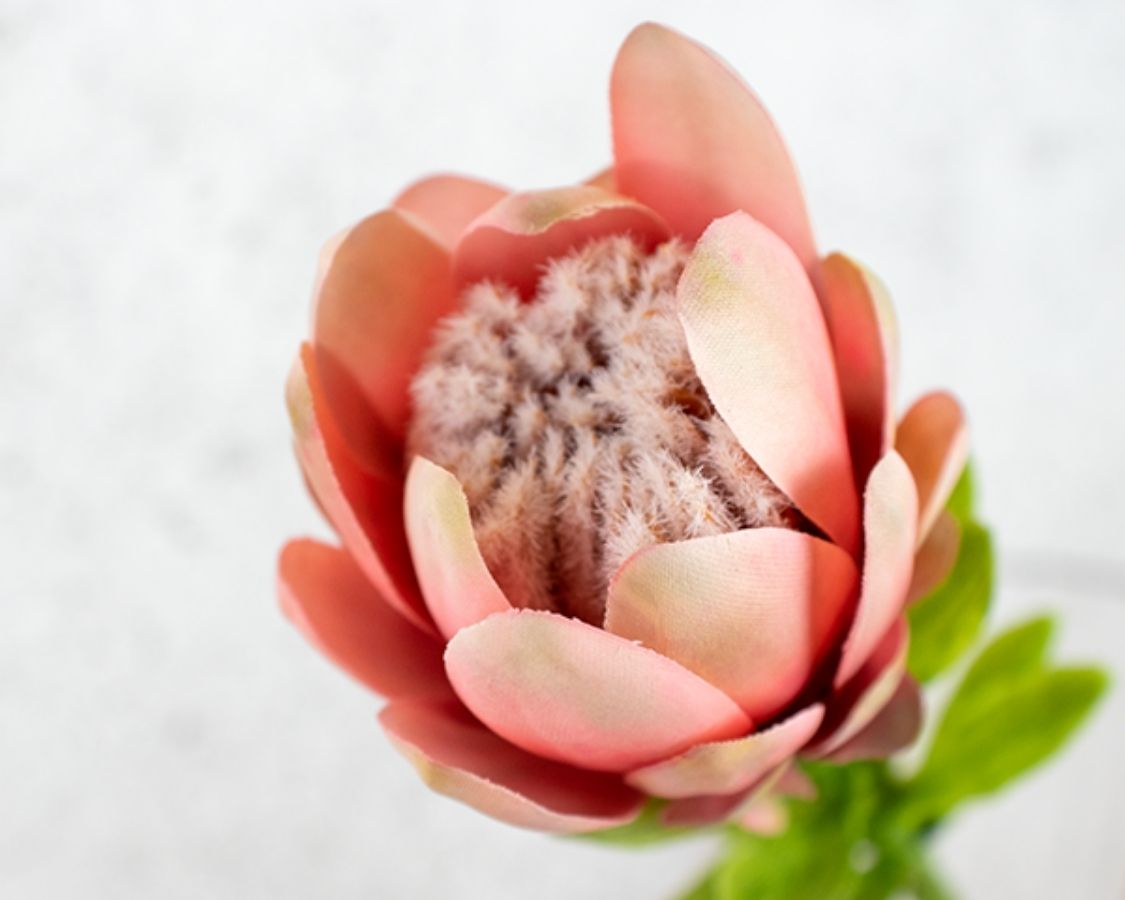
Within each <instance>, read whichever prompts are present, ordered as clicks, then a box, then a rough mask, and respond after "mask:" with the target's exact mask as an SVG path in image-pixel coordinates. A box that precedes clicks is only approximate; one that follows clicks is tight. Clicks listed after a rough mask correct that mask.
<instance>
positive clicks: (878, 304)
mask: <svg viewBox="0 0 1125 900" xmlns="http://www.w3.org/2000/svg"><path fill="white" fill-rule="evenodd" d="M820 272H821V279H820V286H821V291H820V300H821V304H822V305H823V307H824V315H825V319H826V321H827V322H828V333H829V335H831V338H832V349H833V351H834V353H835V355H836V371H837V374H838V375H839V379H840V393H841V395H842V397H843V401H844V417H845V419H846V421H847V427H848V444H849V446H850V447H851V452H852V463H853V465H854V466H855V473H856V483H857V484H860V485H862V484H864V483H865V482H866V481H867V474H868V473H869V472H870V471H871V470H872V468H874V466H875V463H876V462H878V460H879V459H881V458H882V456H883V454H884V453H886V452H887V451H888V450H889V449H890V448H891V447H892V446H894V434H895V420H894V394H895V385H896V382H897V380H898V328H897V326H896V323H895V316H894V308H893V307H892V305H891V299H890V296H889V295H888V294H887V290H886V288H885V287H883V283H882V282H881V281H879V279H878V278H877V277H875V275H874V274H873V273H872V272H871V271H869V270H868V269H866V268H864V267H863V266H861V265H860V264H859V263H857V262H855V261H854V260H851V259H849V258H848V257H846V256H844V255H843V254H840V253H833V254H832V255H831V256H829V257H828V258H826V259H825V260H824V262H823V263H822V264H821V268H820Z"/></svg>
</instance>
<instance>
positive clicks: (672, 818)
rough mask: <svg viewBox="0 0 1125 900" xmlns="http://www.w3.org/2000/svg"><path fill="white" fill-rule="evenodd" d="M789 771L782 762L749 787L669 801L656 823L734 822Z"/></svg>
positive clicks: (703, 824) (680, 825) (676, 825)
mask: <svg viewBox="0 0 1125 900" xmlns="http://www.w3.org/2000/svg"><path fill="white" fill-rule="evenodd" d="M788 768H789V763H788V762H784V763H782V764H781V765H779V766H777V767H776V768H775V769H774V770H773V771H772V772H767V773H766V774H765V775H763V776H762V777H761V778H759V779H758V781H757V782H756V783H754V784H752V785H751V786H750V787H748V788H745V789H743V790H741V791H735V792H734V793H733V794H699V795H698V796H695V797H684V798H682V799H677V800H672V801H671V802H670V803H668V805H667V806H665V807H664V809H663V810H662V811H661V813H660V821H661V822H663V823H664V824H665V825H668V826H670V827H673V828H677V827H701V826H705V825H714V824H716V823H718V822H729V821H737V820H738V818H739V817H740V816H741V815H742V814H743V813H744V812H746V810H748V809H749V808H750V807H751V805H753V804H754V803H755V802H756V801H757V800H759V799H760V798H762V797H765V796H766V795H767V794H768V793H769V792H770V791H771V790H772V789H773V786H774V785H775V784H776V783H777V781H778V779H779V778H780V777H781V776H782V774H783V773H784V772H785V771H786V770H787V769H788Z"/></svg>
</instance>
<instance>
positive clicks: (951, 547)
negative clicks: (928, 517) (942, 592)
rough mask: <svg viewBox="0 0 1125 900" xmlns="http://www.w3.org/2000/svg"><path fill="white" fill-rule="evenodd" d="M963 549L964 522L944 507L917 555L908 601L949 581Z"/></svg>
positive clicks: (918, 597)
mask: <svg viewBox="0 0 1125 900" xmlns="http://www.w3.org/2000/svg"><path fill="white" fill-rule="evenodd" d="M960 549H961V526H960V525H958V524H957V520H956V519H955V518H954V517H953V516H952V515H951V514H950V513H949V512H948V511H947V510H944V509H943V510H942V511H941V513H940V514H939V515H938V517H937V518H936V519H935V520H934V526H933V528H931V529H930V534H929V536H928V537H927V538H926V540H924V541H923V542H922V546H921V547H919V548H918V552H917V553H916V554H915V555H914V574H913V576H912V577H911V579H910V589H909V590H908V591H907V592H906V602H907V604H911V603H914V602H915V601H917V600H921V599H922V598H923V597H926V596H928V595H929V594H931V593H932V592H933V591H934V590H936V589H937V588H938V587H940V586H941V585H942V584H943V583H944V582H945V579H946V578H948V577H949V573H950V572H952V571H953V565H954V564H955V563H956V562H957V553H958V551H959V550H960Z"/></svg>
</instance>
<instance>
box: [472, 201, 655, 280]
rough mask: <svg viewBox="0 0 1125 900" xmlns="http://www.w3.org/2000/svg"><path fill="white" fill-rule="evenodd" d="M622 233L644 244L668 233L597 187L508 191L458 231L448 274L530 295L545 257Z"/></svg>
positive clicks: (644, 211) (635, 206)
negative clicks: (462, 230) (498, 283)
mask: <svg viewBox="0 0 1125 900" xmlns="http://www.w3.org/2000/svg"><path fill="white" fill-rule="evenodd" d="M625 232H628V233H630V234H632V235H633V237H635V238H636V239H637V240H638V241H639V242H640V243H641V244H642V245H644V246H646V247H649V248H651V247H655V246H656V245H657V244H659V243H662V242H663V241H665V240H667V239H668V238H669V237H670V235H671V232H670V231H669V230H668V226H667V225H666V224H665V223H664V222H663V221H662V220H661V219H660V217H659V216H657V215H656V214H655V213H654V212H653V211H652V210H650V209H648V208H647V207H645V206H643V205H642V204H640V203H638V202H637V201H636V200H631V199H629V198H627V197H622V196H621V195H620V194H614V193H612V192H610V191H607V190H604V189H602V188H600V187H594V186H592V185H579V186H576V187H566V188H556V189H554V190H547V191H530V192H528V193H522V194H511V195H509V196H508V197H506V198H504V199H503V200H501V201H500V202H499V203H497V204H496V205H495V206H493V207H492V208H491V209H489V210H488V211H487V212H486V213H484V214H483V215H482V216H480V217H479V218H477V219H476V220H475V221H474V222H473V223H472V224H471V225H469V227H468V229H467V230H466V231H465V233H464V234H463V235H462V237H461V240H460V241H459V242H458V244H457V246H456V248H455V249H454V251H453V272H454V278H455V280H456V282H457V284H458V285H461V286H464V285H468V284H473V283H475V282H478V281H484V280H486V279H490V280H493V281H499V282H503V283H505V284H508V285H510V286H511V287H513V288H515V290H517V291H518V292H519V293H520V294H521V295H522V296H524V297H531V296H532V295H534V293H535V286H536V284H538V282H539V278H540V276H542V274H543V270H544V267H545V266H546V264H547V263H548V262H549V261H550V260H551V259H553V258H555V257H558V256H564V255H566V253H568V252H569V251H570V250H573V249H574V248H576V247H578V246H580V245H582V244H585V243H586V242H587V241H590V240H593V239H595V238H600V237H607V236H609V235H613V234H623V233H625Z"/></svg>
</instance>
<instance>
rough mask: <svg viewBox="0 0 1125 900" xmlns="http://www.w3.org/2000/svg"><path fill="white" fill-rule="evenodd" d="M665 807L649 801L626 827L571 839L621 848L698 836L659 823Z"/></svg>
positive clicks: (590, 832)
mask: <svg viewBox="0 0 1125 900" xmlns="http://www.w3.org/2000/svg"><path fill="white" fill-rule="evenodd" d="M665 806H667V803H666V802H665V801H662V800H649V801H648V803H647V804H646V805H645V808H644V809H643V810H641V814H640V815H639V816H637V818H635V819H634V820H633V821H632V822H630V823H629V824H628V825H621V826H619V827H617V828H606V829H604V830H602V831H588V832H586V833H585V834H576V835H572V837H574V838H576V839H578V840H583V841H597V842H599V843H604V844H615V845H617V846H622V847H646V846H648V845H649V844H658V843H661V842H663V841H672V840H676V839H677V838H683V837H689V836H691V835H693V834H699V833H700V829H699V828H669V827H668V826H667V825H665V824H663V823H662V822H661V821H660V812H661V810H663V809H664V807H665Z"/></svg>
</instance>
